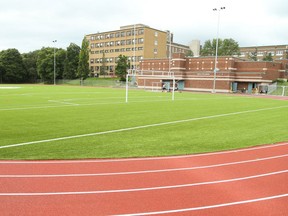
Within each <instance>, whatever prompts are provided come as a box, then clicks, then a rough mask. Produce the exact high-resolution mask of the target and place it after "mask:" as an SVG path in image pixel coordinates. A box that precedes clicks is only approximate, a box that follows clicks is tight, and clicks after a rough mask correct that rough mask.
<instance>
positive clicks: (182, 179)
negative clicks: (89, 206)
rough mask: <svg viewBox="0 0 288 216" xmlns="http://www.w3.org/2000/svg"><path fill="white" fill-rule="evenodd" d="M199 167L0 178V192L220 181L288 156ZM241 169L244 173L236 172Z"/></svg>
mask: <svg viewBox="0 0 288 216" xmlns="http://www.w3.org/2000/svg"><path fill="white" fill-rule="evenodd" d="M248 164H249V166H247V164H246V163H244V164H243V163H242V164H234V165H229V166H219V167H210V168H199V169H192V170H184V171H175V172H159V173H144V174H138V175H118V176H114V175H112V176H80V177H77V176H76V177H65V176H64V177H52V178H46V177H44V178H42V177H37V178H25V177H23V178H22V177H21V178H17V177H16V178H14V177H7V178H6V177H2V178H0V185H2V187H1V188H0V193H33V192H37V193H50V192H51V193H53V192H56V193H57V192H77V191H81V192H85V191H87V192H89V191H108V190H129V189H137V188H154V187H162V186H175V185H185V184H194V183H199V182H209V181H221V180H227V179H236V178H242V177H249V176H257V175H263V174H267V173H272V172H279V171H283V170H288V157H280V158H276V159H270V160H260V161H255V162H252V163H248ZM235 170H241V172H235Z"/></svg>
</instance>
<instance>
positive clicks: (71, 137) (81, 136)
mask: <svg viewBox="0 0 288 216" xmlns="http://www.w3.org/2000/svg"><path fill="white" fill-rule="evenodd" d="M287 107H288V106H279V107H270V108H262V109H256V110H247V111H240V112H234V113H226V114H219V115H212V116H204V117H198V118H191V119H184V120H177V121H170V122H162V123H156V124H149V125H142V126H136V127H130V128H122V129H116V130H110V131H102V132H96V133H89V134H81V135H74V136H67V137H59V138H52V139H47V140H38V141H32V142H25V143H17V144H11V145H6V146H0V149H3V148H12V147H18V146H24V145H32V144H39V143H46V142H54V141H60V140H68V139H75V138H83V137H89V136H97V135H103V134H111V133H118V132H124V131H131V130H137V129H144V128H150V127H159V126H163V125H171V124H179V123H185V122H192V121H198V120H205V119H212V118H220V117H226V116H233V115H240V114H246V113H254V112H260V111H267V110H275V109H282V108H287Z"/></svg>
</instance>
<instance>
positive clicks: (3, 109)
mask: <svg viewBox="0 0 288 216" xmlns="http://www.w3.org/2000/svg"><path fill="white" fill-rule="evenodd" d="M159 97H161V98H164V99H163V100H159ZM159 97H152V98H155V99H157V100H137V99H138V98H133V99H132V102H133V103H147V102H155V103H157V102H166V101H171V99H170V98H166V97H163V96H159ZM142 98H145V97H142ZM149 98H151V97H149ZM234 98H235V97H227V98H223V99H234ZM122 99H123V101H119V102H97V103H86V104H84V103H83V104H79V106H95V105H110V104H111V105H112V104H127V103H126V102H125V101H124V100H125V99H124V98H122ZM221 99H222V98H220V99H219V98H214V99H211V98H204V99H203V98H179V99H177V101H184V100H186V101H188V100H189V101H192V100H221ZM95 100H96V99H95ZM130 102H131V100H130ZM62 104H63V103H62ZM28 106H29V105H28ZM69 106H75V105H74V104H73V105H72V104H66V105H58V106H57V105H55V106H50V105H47V106H35V107H32V106H31V107H15V108H0V111H16V110H30V109H48V108H62V107H69Z"/></svg>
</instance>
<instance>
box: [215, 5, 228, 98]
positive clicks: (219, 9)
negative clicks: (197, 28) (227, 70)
mask: <svg viewBox="0 0 288 216" xmlns="http://www.w3.org/2000/svg"><path fill="white" fill-rule="evenodd" d="M224 9H225V7H220V8H218V9H217V8H214V9H213V11H218V23H217V38H216V53H215V66H214V78H213V90H212V93H216V73H217V71H218V70H219V69H218V68H217V57H218V40H219V39H218V37H219V26H220V11H221V10H224Z"/></svg>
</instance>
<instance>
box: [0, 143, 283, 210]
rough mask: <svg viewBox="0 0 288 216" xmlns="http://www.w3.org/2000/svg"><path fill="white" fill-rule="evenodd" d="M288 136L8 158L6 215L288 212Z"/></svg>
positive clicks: (1, 200)
mask: <svg viewBox="0 0 288 216" xmlns="http://www.w3.org/2000/svg"><path fill="white" fill-rule="evenodd" d="M287 183H288V143H279V144H275V145H267V146H260V147H254V148H249V149H241V150H235V151H226V152H217V153H208V154H200V155H188V156H179V157H160V158H142V159H119V160H78V161H77V160H76V161H0V186H1V187H0V212H1V215H5V216H6V215H9V216H10V215H49V216H50V215H213V216H214V215H221V216H222V215H236V216H237V215H245V216H246V215H249V216H250V215H259V216H260V215H261V216H262V215H277V216H278V215H283V216H284V215H288V184H287Z"/></svg>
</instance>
